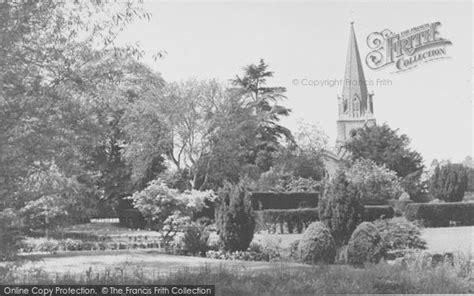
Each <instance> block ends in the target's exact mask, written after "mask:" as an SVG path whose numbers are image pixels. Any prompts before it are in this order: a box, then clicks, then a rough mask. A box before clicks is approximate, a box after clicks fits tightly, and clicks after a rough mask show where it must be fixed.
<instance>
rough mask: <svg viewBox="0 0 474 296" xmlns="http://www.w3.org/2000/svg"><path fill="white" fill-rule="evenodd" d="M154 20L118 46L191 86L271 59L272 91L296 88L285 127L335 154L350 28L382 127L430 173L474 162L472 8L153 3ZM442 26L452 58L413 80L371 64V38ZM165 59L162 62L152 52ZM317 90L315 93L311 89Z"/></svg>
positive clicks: (454, 4) (149, 6) (129, 32)
mask: <svg viewBox="0 0 474 296" xmlns="http://www.w3.org/2000/svg"><path fill="white" fill-rule="evenodd" d="M144 5H145V9H146V10H147V11H148V12H150V13H151V15H152V18H151V20H150V21H137V22H135V23H134V24H132V25H130V26H129V27H128V28H127V29H126V30H125V31H124V32H123V33H122V34H121V35H120V36H119V43H131V44H135V43H137V42H138V43H139V44H140V45H141V47H142V49H144V50H145V51H146V52H147V55H146V56H145V57H144V59H143V62H145V63H147V64H148V65H149V66H150V67H151V68H153V69H154V70H156V71H157V72H159V73H161V75H162V76H163V78H164V79H165V80H166V81H168V82H172V81H181V80H186V79H188V78H197V79H217V80H219V81H222V82H223V83H227V82H228V81H229V79H232V78H233V77H235V75H236V74H241V73H242V68H243V67H244V66H246V65H249V64H252V63H257V62H258V61H259V60H260V58H263V59H264V60H265V62H266V63H268V64H269V66H270V70H272V71H274V72H275V73H274V79H272V80H270V81H268V82H269V83H268V84H269V85H271V86H284V87H286V88H287V97H288V99H287V100H286V101H285V102H284V103H283V104H284V105H285V106H287V107H289V108H291V109H292V113H291V115H290V116H289V117H288V118H285V119H284V120H283V121H282V123H283V124H284V125H285V126H287V127H289V128H290V129H292V130H295V129H296V128H297V122H298V121H300V120H303V121H305V122H307V123H311V124H317V125H319V126H320V127H321V128H322V129H323V130H324V132H326V133H327V134H328V136H329V138H330V140H329V144H330V145H334V142H335V138H336V120H337V117H338V115H337V112H338V111H337V96H338V95H341V93H342V86H341V85H337V84H336V85H334V83H331V81H334V80H339V79H343V77H344V69H345V62H346V54H347V48H348V39H349V30H350V22H351V21H354V22H355V23H354V28H355V32H356V36H357V41H358V45H359V51H360V55H361V59H362V61H363V62H364V73H365V77H366V80H367V81H368V82H369V85H368V89H369V92H372V91H373V92H374V111H375V117H376V119H377V123H378V124H382V123H387V124H388V125H389V126H391V127H392V128H396V129H399V131H400V133H404V134H406V135H408V137H409V138H410V139H411V148H413V149H415V150H417V151H419V152H420V153H421V154H422V156H423V158H424V159H425V163H426V164H428V165H429V164H430V163H431V161H432V160H433V159H438V160H451V161H453V162H456V161H462V160H463V159H464V158H465V157H466V156H467V155H473V147H474V139H473V138H474V137H473V131H474V127H473V120H472V114H473V111H474V108H473V104H472V102H473V101H472V97H473V91H472V75H473V71H472V69H473V66H472V65H473V62H472V53H473V51H472V48H473V41H472V39H473V38H472V36H473V35H472V27H473V23H472V13H473V10H472V9H473V8H472V3H471V2H462V1H445V2H430V1H421V2H413V1H411V2H401V1H393V0H392V1H379V2H375V1H365V2H354V1H350V2H349V1H348V2H345V1H331V2H329V1H291V2H290V1H280V2H277V1H252V2H250V1H225V2H217V1H213V2H199V1H173V2H165V1H154V2H152V1H145V3H144ZM437 21H438V22H441V26H440V27H439V30H438V31H439V33H440V36H441V37H443V38H445V39H448V40H450V41H451V42H452V45H451V46H448V47H446V49H447V56H448V57H449V58H448V59H440V60H436V61H432V62H429V63H425V64H422V65H420V66H419V67H417V68H415V69H413V70H410V71H405V72H400V73H394V70H395V69H394V67H393V66H392V67H387V68H384V69H379V70H372V69H369V68H368V67H367V65H366V64H365V58H366V56H367V54H368V53H369V52H370V51H371V49H370V48H369V47H368V45H367V42H366V40H367V36H368V35H369V34H370V33H372V32H378V31H382V30H384V29H390V30H391V31H393V32H396V33H399V32H402V31H405V30H408V29H411V28H412V27H416V26H420V25H423V24H425V23H432V22H437ZM158 51H165V52H166V54H165V55H164V57H163V58H161V59H159V60H157V61H154V60H153V59H152V55H153V53H156V52H158ZM309 84H312V85H309Z"/></svg>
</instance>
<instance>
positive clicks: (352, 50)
mask: <svg viewBox="0 0 474 296" xmlns="http://www.w3.org/2000/svg"><path fill="white" fill-rule="evenodd" d="M368 97H369V94H368V91H367V84H366V80H365V76H364V70H363V68H362V61H361V59H360V54H359V47H358V46H357V39H356V35H355V31H354V22H353V21H352V22H351V29H350V33H349V48H348V50H347V59H346V71H345V75H344V81H343V89H342V98H341V99H342V102H341V103H342V106H341V107H342V108H340V112H339V115H340V116H344V117H363V116H365V115H366V114H367V115H368V114H371V113H372V110H371V108H370V105H369V104H368V99H369V98H368Z"/></svg>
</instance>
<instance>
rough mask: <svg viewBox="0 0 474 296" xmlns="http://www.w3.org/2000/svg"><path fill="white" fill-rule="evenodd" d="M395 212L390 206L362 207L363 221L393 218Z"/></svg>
mask: <svg viewBox="0 0 474 296" xmlns="http://www.w3.org/2000/svg"><path fill="white" fill-rule="evenodd" d="M394 214H395V211H394V210H393V208H392V207H391V206H364V215H363V219H364V221H367V222H371V221H374V220H377V219H387V218H393V216H394Z"/></svg>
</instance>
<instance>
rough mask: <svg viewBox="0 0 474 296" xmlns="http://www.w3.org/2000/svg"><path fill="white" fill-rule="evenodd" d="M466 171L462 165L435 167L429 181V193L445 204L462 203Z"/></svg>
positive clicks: (466, 178) (449, 164) (466, 180)
mask: <svg viewBox="0 0 474 296" xmlns="http://www.w3.org/2000/svg"><path fill="white" fill-rule="evenodd" d="M467 182H468V177H467V170H466V168H465V167H464V166H463V165H462V164H451V163H448V164H446V165H444V166H442V167H441V168H440V167H439V166H437V167H436V168H435V171H434V173H433V176H431V179H430V187H429V190H430V193H431V194H432V195H433V196H434V198H436V199H440V200H444V201H447V202H456V201H462V199H463V197H464V192H466V189H467Z"/></svg>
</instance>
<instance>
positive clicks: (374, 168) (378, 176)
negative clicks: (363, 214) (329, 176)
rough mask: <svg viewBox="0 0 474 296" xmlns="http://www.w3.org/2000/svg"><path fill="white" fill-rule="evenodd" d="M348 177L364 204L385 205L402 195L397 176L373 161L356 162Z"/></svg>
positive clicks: (362, 160) (347, 173)
mask: <svg viewBox="0 0 474 296" xmlns="http://www.w3.org/2000/svg"><path fill="white" fill-rule="evenodd" d="M346 175H347V179H348V180H349V182H351V183H352V184H353V185H354V186H355V187H356V188H357V189H358V190H359V192H360V193H361V196H362V200H363V202H364V204H385V203H386V202H387V200H389V199H394V198H398V196H399V195H400V194H401V190H402V188H401V186H400V182H399V178H398V177H397V174H396V173H395V172H394V171H391V170H389V169H388V168H386V167H385V166H384V165H383V166H378V165H377V164H376V163H375V162H373V161H372V160H368V159H358V160H356V161H355V162H354V163H353V164H352V166H351V167H350V168H349V170H348V171H347V172H346Z"/></svg>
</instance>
